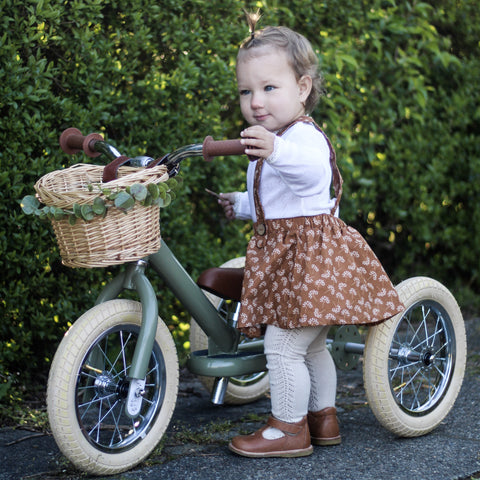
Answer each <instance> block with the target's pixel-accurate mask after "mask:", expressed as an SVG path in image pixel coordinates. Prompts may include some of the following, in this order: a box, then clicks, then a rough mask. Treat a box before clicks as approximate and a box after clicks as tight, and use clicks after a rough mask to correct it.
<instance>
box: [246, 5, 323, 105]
mask: <svg viewBox="0 0 480 480" xmlns="http://www.w3.org/2000/svg"><path fill="white" fill-rule="evenodd" d="M254 15H256V16H254V17H253V18H252V16H251V15H247V20H248V24H249V27H250V35H249V36H248V37H247V38H245V40H243V42H242V43H241V45H240V49H239V51H238V55H237V61H238V60H239V59H240V58H242V57H244V56H245V55H247V54H253V53H254V52H253V50H254V49H256V48H260V47H266V46H271V47H275V48H280V49H282V50H284V51H285V52H286V54H287V57H288V61H289V63H290V65H291V67H292V69H293V71H294V72H295V75H296V77H297V79H300V78H301V77H303V76H304V75H309V76H310V77H311V79H312V91H311V92H310V95H309V96H308V98H307V100H306V101H305V112H306V113H311V112H312V111H313V109H314V108H315V106H316V105H317V103H318V100H319V99H320V97H321V96H322V95H323V94H324V88H323V77H322V74H321V73H320V69H319V65H318V58H317V56H316V55H315V52H314V51H313V48H312V45H311V44H310V42H309V41H308V40H307V39H306V38H305V37H304V36H303V35H300V34H299V33H297V32H294V31H293V30H291V29H290V28H288V27H265V28H263V29H261V30H258V31H255V25H256V22H257V21H258V18H260V17H259V15H258V12H257V14H254Z"/></svg>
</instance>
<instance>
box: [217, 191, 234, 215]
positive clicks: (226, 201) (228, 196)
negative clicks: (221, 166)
mask: <svg viewBox="0 0 480 480" xmlns="http://www.w3.org/2000/svg"><path fill="white" fill-rule="evenodd" d="M236 193H237V192H231V193H220V195H219V196H220V198H219V199H218V204H219V205H221V206H222V208H223V211H224V212H225V217H227V219H228V220H234V219H235V210H234V209H233V205H234V204H235V194H236Z"/></svg>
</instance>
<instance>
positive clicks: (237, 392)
mask: <svg viewBox="0 0 480 480" xmlns="http://www.w3.org/2000/svg"><path fill="white" fill-rule="evenodd" d="M244 266H245V257H239V258H234V259H232V260H229V261H228V262H226V263H224V264H223V265H221V267H223V268H242V267H244ZM205 295H206V296H207V297H208V299H209V300H210V301H211V302H212V303H213V305H214V306H215V308H217V310H218V311H219V312H220V313H221V315H222V317H223V318H224V319H225V322H228V319H229V318H232V317H233V315H234V314H235V312H236V310H237V306H238V302H235V301H233V300H225V299H222V298H219V297H217V296H215V295H212V294H210V293H208V292H205ZM255 340H258V339H255ZM249 341H250V340H249V339H248V338H247V337H244V336H242V339H241V340H240V343H246V342H249ZM190 345H191V350H192V351H196V350H204V349H207V348H208V338H207V336H206V335H205V333H204V332H203V330H202V329H201V328H200V327H199V325H198V324H197V322H195V320H194V319H193V318H192V320H191V327H190ZM199 379H200V381H201V382H202V384H203V385H204V386H205V388H206V389H207V390H208V391H209V392H211V390H212V388H213V383H214V381H215V379H214V378H213V377H199ZM269 389H270V384H269V379H268V372H266V371H264V372H259V373H253V374H251V375H242V376H239V377H230V379H229V382H228V387H227V392H226V394H225V398H224V402H225V403H227V404H231V405H235V404H236V405H241V404H244V403H249V402H253V401H254V400H257V399H259V398H261V397H263V396H264V395H265V394H266V393H267V392H268V390H269Z"/></svg>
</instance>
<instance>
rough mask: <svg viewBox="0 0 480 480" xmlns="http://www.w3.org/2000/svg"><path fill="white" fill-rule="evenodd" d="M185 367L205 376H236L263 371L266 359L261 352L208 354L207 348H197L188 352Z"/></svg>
mask: <svg viewBox="0 0 480 480" xmlns="http://www.w3.org/2000/svg"><path fill="white" fill-rule="evenodd" d="M187 368H188V370H190V371H191V372H192V373H194V374H195V375H201V376H205V377H237V376H240V375H250V374H252V373H257V372H263V371H264V370H266V369H267V359H266V357H265V354H264V353H263V352H258V353H255V352H240V353H237V354H231V355H230V354H219V355H208V350H197V351H195V352H192V353H191V354H190V358H189V359H188V360H187Z"/></svg>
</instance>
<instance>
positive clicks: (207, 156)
mask: <svg viewBox="0 0 480 480" xmlns="http://www.w3.org/2000/svg"><path fill="white" fill-rule="evenodd" d="M59 143H60V147H61V149H62V150H63V151H64V152H65V153H68V154H75V153H77V152H81V151H82V150H83V151H84V152H85V154H86V155H88V156H89V157H98V156H99V155H101V154H102V153H105V154H107V156H108V157H109V158H110V160H114V159H115V158H117V157H119V156H120V153H119V152H118V151H117V150H116V149H115V148H114V147H112V146H111V145H109V144H108V143H106V142H104V141H103V137H102V136H101V135H99V134H97V133H90V134H89V135H86V136H83V135H82V132H81V131H80V130H78V129H77V128H67V129H66V130H65V131H64V132H63V133H62V134H61V135H60V141H59ZM244 153H245V146H244V145H242V144H241V143H240V140H214V139H213V138H212V137H210V136H208V137H205V139H204V141H203V143H202V144H194V145H187V146H186V147H182V148H179V149H178V150H175V151H174V152H172V153H171V154H168V155H165V156H164V157H163V158H162V159H161V160H159V161H157V162H155V164H158V163H162V164H165V165H167V166H172V168H173V167H178V164H179V163H180V161H181V160H183V159H184V158H186V157H191V156H198V155H203V158H204V160H205V161H207V162H210V161H212V160H213V157H218V156H224V155H243V154H244ZM177 170H178V168H177Z"/></svg>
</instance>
